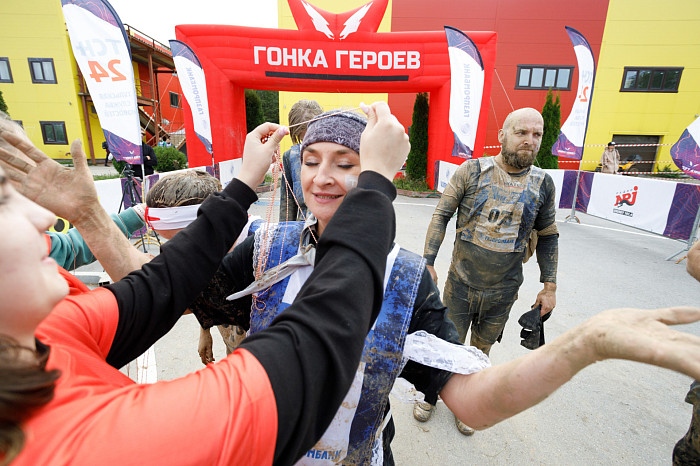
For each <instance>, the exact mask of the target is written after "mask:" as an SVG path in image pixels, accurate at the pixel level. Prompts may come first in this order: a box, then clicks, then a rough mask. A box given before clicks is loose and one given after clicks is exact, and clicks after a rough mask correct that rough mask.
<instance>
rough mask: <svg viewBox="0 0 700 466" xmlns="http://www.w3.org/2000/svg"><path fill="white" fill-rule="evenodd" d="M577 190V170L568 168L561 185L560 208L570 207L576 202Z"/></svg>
mask: <svg viewBox="0 0 700 466" xmlns="http://www.w3.org/2000/svg"><path fill="white" fill-rule="evenodd" d="M575 190H576V170H566V171H565V172H564V180H563V181H562V185H561V196H559V208H560V209H570V208H571V206H572V205H573V203H574V191H575Z"/></svg>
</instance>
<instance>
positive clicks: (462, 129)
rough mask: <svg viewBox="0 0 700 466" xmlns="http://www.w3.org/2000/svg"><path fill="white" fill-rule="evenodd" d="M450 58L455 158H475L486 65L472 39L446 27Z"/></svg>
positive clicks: (453, 151) (451, 114)
mask: <svg viewBox="0 0 700 466" xmlns="http://www.w3.org/2000/svg"><path fill="white" fill-rule="evenodd" d="M445 35H446V36H447V51H448V53H449V56H450V118H449V120H450V127H451V128H452V133H453V134H454V138H455V144H454V147H453V148H452V156H454V157H462V158H464V159H470V158H472V153H473V152H474V141H475V140H476V130H477V127H478V126H479V112H480V111H481V97H482V95H483V92H484V63H483V61H482V60H481V54H480V53H479V49H478V48H477V47H476V45H475V44H474V41H472V40H471V39H470V38H469V36H467V35H466V34H465V33H463V32H462V31H460V30H459V29H455V28H453V27H449V26H445Z"/></svg>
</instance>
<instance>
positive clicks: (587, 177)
mask: <svg viewBox="0 0 700 466" xmlns="http://www.w3.org/2000/svg"><path fill="white" fill-rule="evenodd" d="M593 175H594V173H593V172H581V177H580V178H579V179H578V194H577V195H576V210H578V211H579V212H588V203H589V202H590V201H591V187H592V186H593Z"/></svg>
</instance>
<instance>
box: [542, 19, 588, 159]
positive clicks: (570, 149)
mask: <svg viewBox="0 0 700 466" xmlns="http://www.w3.org/2000/svg"><path fill="white" fill-rule="evenodd" d="M566 32H567V34H569V38H570V39H571V43H572V44H573V45H574V52H575V53H576V59H577V60H578V89H577V91H576V100H575V101H574V106H573V108H572V109H571V113H570V114H569V118H567V119H566V121H565V122H564V124H563V125H562V127H561V133H560V134H559V138H558V139H557V142H555V143H554V146H552V155H556V156H558V157H566V158H569V159H577V160H581V158H582V157H583V142H584V140H585V139H586V129H587V128H588V113H589V112H590V109H591V97H592V96H593V81H594V77H595V62H594V60H593V50H591V46H590V45H589V44H588V41H587V40H586V38H585V37H583V35H582V34H581V33H580V32H578V31H577V30H576V29H574V28H570V27H569V26H566Z"/></svg>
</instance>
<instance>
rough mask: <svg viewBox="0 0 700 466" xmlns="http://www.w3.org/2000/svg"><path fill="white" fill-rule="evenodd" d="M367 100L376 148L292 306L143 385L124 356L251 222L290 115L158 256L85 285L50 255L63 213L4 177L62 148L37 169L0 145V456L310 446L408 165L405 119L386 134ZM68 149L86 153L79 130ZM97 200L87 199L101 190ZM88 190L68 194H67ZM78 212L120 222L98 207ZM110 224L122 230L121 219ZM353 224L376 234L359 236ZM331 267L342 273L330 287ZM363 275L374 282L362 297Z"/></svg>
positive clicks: (50, 460) (170, 455) (4, 129)
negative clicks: (227, 346) (230, 343)
mask: <svg viewBox="0 0 700 466" xmlns="http://www.w3.org/2000/svg"><path fill="white" fill-rule="evenodd" d="M375 109H376V110H377V111H376V113H375ZM369 112H370V115H371V116H370V118H371V119H372V120H373V122H375V123H376V124H375V131H374V132H373V134H374V136H372V134H370V133H372V131H370V132H368V134H367V141H368V143H369V144H371V145H372V146H374V147H376V148H377V149H376V150H375V151H374V154H373V155H372V152H373V151H371V150H368V154H369V155H368V167H367V170H365V171H364V172H363V173H362V175H361V176H360V179H359V181H358V189H356V190H355V192H354V193H353V194H352V196H349V197H348V199H347V200H346V204H345V208H341V209H340V212H339V215H340V217H341V218H340V219H339V221H338V222H335V223H333V224H330V225H329V226H328V232H327V235H326V237H325V238H326V240H325V241H324V242H323V244H321V245H319V252H318V255H317V270H318V271H319V273H318V274H316V277H312V279H311V280H310V282H309V284H308V286H307V287H306V289H305V291H303V292H302V293H301V294H300V296H299V298H298V299H297V302H296V303H295V304H294V305H293V306H292V307H291V308H290V311H291V312H290V313H288V317H287V316H285V317H284V318H282V319H278V320H277V322H276V323H275V324H274V325H272V326H271V327H270V329H269V330H267V331H265V332H260V334H259V335H257V336H256V337H254V338H249V339H247V340H246V341H245V343H244V344H243V345H242V346H241V347H240V348H239V349H237V350H236V351H235V352H234V353H233V354H231V355H230V356H228V357H226V358H225V359H224V360H223V361H221V362H219V363H218V364H215V365H211V366H208V367H207V368H205V369H202V370H201V371H199V372H197V373H195V374H191V375H189V376H187V377H183V378H180V379H176V380H172V381H167V382H159V383H156V384H151V385H137V384H135V383H134V382H133V381H131V380H130V379H128V378H127V377H126V376H125V375H123V374H122V373H121V372H119V371H118V370H117V368H118V367H121V366H122V365H124V364H125V363H127V362H129V361H130V360H132V359H133V358H134V357H136V356H137V355H138V354H140V353H141V352H143V351H144V350H145V349H146V348H148V347H149V346H150V345H151V344H153V343H154V342H155V341H156V340H157V339H158V338H160V337H161V336H162V335H163V334H165V333H166V332H167V331H168V330H169V329H170V328H171V327H172V325H173V324H174V323H175V322H176V320H177V319H178V318H179V317H180V315H182V313H183V311H184V310H185V308H186V306H187V304H188V303H189V302H190V301H191V300H192V299H193V298H194V297H195V296H196V295H197V294H198V293H199V291H200V290H201V289H202V288H203V287H204V285H205V284H206V282H207V281H208V280H209V278H210V277H211V276H212V275H213V274H214V272H215V271H216V268H217V266H218V263H219V262H220V260H221V258H222V257H223V255H224V254H225V253H226V252H227V251H228V250H229V248H230V247H231V245H232V244H233V242H234V240H235V239H236V238H237V236H238V235H239V234H240V231H241V230H242V228H243V226H244V225H245V223H246V222H247V215H246V212H245V211H246V209H247V208H248V206H249V205H250V204H252V202H254V201H255V200H256V199H257V196H256V195H255V193H254V191H253V188H254V187H256V186H257V185H258V184H259V182H260V181H262V178H263V176H264V173H265V171H266V170H267V168H268V167H269V164H270V162H271V156H272V154H273V152H274V151H275V150H276V147H277V145H278V144H279V141H280V139H281V138H282V137H283V136H284V134H286V131H285V129H284V128H280V127H278V125H274V124H269V123H268V124H264V125H261V126H260V127H258V128H257V129H256V130H254V131H253V132H252V133H251V134H249V135H248V137H247V139H246V145H245V150H244V157H243V166H242V168H241V172H240V174H239V176H238V178H237V179H235V180H233V181H232V182H231V183H230V184H229V185H228V186H227V187H226V189H224V190H223V191H222V192H221V193H219V194H216V195H214V196H211V197H210V198H209V199H208V200H207V201H206V202H205V203H204V204H203V205H202V206H201V208H200V209H199V215H198V217H197V219H196V220H195V221H194V222H193V223H192V224H191V225H190V226H189V227H187V228H186V229H185V230H183V231H182V232H180V233H179V234H178V235H177V236H176V237H175V238H173V239H172V240H171V241H169V242H168V244H166V245H165V246H164V247H163V250H162V253H161V254H160V255H159V256H158V257H157V258H155V259H154V260H153V261H151V262H149V263H148V264H145V265H144V266H143V268H141V269H140V270H137V271H135V272H132V273H130V274H128V275H127V276H125V277H124V278H123V279H121V280H119V281H117V282H115V283H114V284H112V285H108V286H107V287H105V288H100V289H97V290H93V291H87V290H85V289H84V288H81V287H80V285H76V287H77V288H76V289H75V290H74V291H75V292H74V293H73V294H71V295H70V296H68V297H66V294H67V292H68V284H67V281H66V279H65V278H64V277H63V276H62V275H61V274H60V273H57V267H56V263H55V262H54V261H53V260H51V259H50V258H48V252H47V247H46V241H45V238H44V236H43V232H44V231H45V230H46V229H47V228H48V227H49V226H50V225H51V224H52V223H53V221H54V220H55V217H54V215H53V214H52V213H51V212H49V211H48V210H45V209H44V208H42V207H40V206H39V205H37V204H35V203H34V202H32V201H31V200H29V199H27V198H25V197H23V196H22V195H21V194H19V193H18V192H17V191H16V190H15V189H14V188H13V187H12V186H11V183H10V182H9V179H10V178H11V179H14V180H21V179H23V178H22V176H21V175H20V174H21V173H23V172H24V171H25V170H26V171H28V172H30V173H31V172H34V173H36V174H37V175H38V178H42V173H43V174H44V175H46V173H47V172H48V171H51V170H52V168H51V166H50V163H55V162H53V161H48V162H46V161H43V160H41V161H40V162H39V163H38V165H37V166H36V167H31V166H30V165H29V164H27V163H26V162H24V161H23V160H21V159H18V158H16V157H13V156H12V154H10V153H9V152H8V151H6V150H4V149H0V159H2V160H4V161H5V162H6V165H5V167H6V168H7V171H6V170H3V169H0V223H2V225H3V226H4V227H5V228H7V235H6V237H5V240H4V241H3V242H2V244H1V245H0V258H2V259H1V260H0V329H1V330H0V374H1V376H0V419H2V421H3V422H2V424H0V425H1V427H0V445H1V447H0V448H1V450H0V461H3V462H10V461H13V464H65V463H72V464H97V463H99V464H117V463H118V464H133V463H137V462H138V463H142V464H270V463H273V462H274V463H280V464H288V463H291V462H293V461H294V460H296V459H297V458H299V457H300V456H301V455H302V454H303V453H304V452H306V450H308V448H309V447H310V446H311V445H313V443H314V442H315V440H316V439H317V438H319V437H320V436H321V434H322V433H323V432H324V431H325V429H326V427H327V426H328V424H329V423H330V421H331V419H332V418H333V414H334V413H335V411H336V410H337V408H338V406H339V405H340V403H341V401H342V398H343V396H344V394H345V392H346V391H347V389H348V387H349V386H350V383H351V381H352V378H353V375H354V372H355V369H356V366H357V364H358V362H359V359H360V356H361V352H362V345H363V339H364V337H365V335H366V334H367V332H368V331H369V329H370V327H371V325H372V322H373V320H374V319H375V318H376V315H377V313H378V311H379V309H380V306H381V303H382V295H383V279H384V269H385V264H384V263H385V258H386V255H387V254H388V253H389V251H390V248H391V244H392V241H393V236H394V232H395V220H394V215H393V210H392V206H391V200H392V199H393V197H395V195H396V190H395V188H394V187H393V185H392V184H391V182H390V181H389V178H391V177H393V175H394V174H395V173H396V171H397V170H398V169H399V168H400V167H401V165H402V163H403V160H404V159H405V157H406V154H407V153H408V140H407V138H406V137H405V134H404V133H403V129H402V128H401V130H400V131H393V134H394V137H391V136H389V137H388V139H391V140H393V143H392V146H387V145H386V144H385V142H386V140H387V129H389V130H391V127H392V121H389V123H388V125H387V124H386V123H385V122H386V120H387V117H388V116H390V114H389V113H388V108H386V107H385V106H375V107H373V108H372V109H371V110H369ZM9 124H10V123H8V122H1V123H0V138H2V139H5V140H6V141H7V142H9V143H10V144H13V145H15V147H20V148H21V150H22V151H24V153H25V154H28V155H29V156H30V157H31V156H32V155H36V153H35V152H33V150H35V148H33V146H31V143H29V142H28V141H27V140H26V138H25V139H22V138H21V137H18V136H17V135H16V134H15V133H14V132H13V131H12V130H8V125H9ZM271 131H275V133H274V135H273V136H272V137H271V138H270V139H269V141H268V142H266V143H264V144H263V143H261V138H262V137H263V136H265V135H267V134H268V133H270V132H271ZM72 152H73V153H74V154H75V155H78V159H80V157H83V159H84V154H82V149H81V148H80V145H79V143H74V144H73V147H72ZM44 162H45V163H44ZM49 162H50V163H49ZM83 163H84V160H83ZM76 165H80V162H77V163H76ZM25 174H26V172H25ZM56 174H57V175H58V176H61V175H65V176H71V175H70V174H67V173H65V172H60V171H59V172H56ZM30 178H31V176H29V177H25V178H24V181H23V182H31V181H32V180H30ZM36 179H37V178H35V179H34V181H36ZM44 179H45V178H44ZM20 189H21V188H20ZM47 190H48V191H50V190H51V188H50V185H47ZM93 190H94V188H93ZM41 196H43V194H40V197H41ZM88 198H89V204H92V203H93V202H94V200H95V197H94V196H92V197H88ZM85 199H87V198H80V196H78V198H73V199H72V201H71V202H73V203H74V204H73V206H72V208H75V207H76V206H78V205H80V203H81V202H84V201H85ZM43 201H46V202H48V203H51V200H50V199H49V200H46V199H43ZM63 201H66V199H63ZM54 202H56V203H57V204H60V202H58V200H56V201H54ZM84 207H86V209H91V207H90V208H88V207H87V206H84ZM368 211H371V212H368ZM85 215H86V218H88V217H90V218H91V220H90V221H91V222H103V224H104V225H105V226H110V224H111V226H110V227H111V228H113V229H117V228H116V226H113V225H114V224H113V223H112V221H111V219H109V217H108V216H107V215H106V213H104V212H102V215H101V216H100V214H98V213H96V212H92V211H91V212H86V213H85ZM100 217H105V218H100ZM78 223H80V222H78ZM346 223H349V224H352V225H355V226H354V227H352V228H348V227H347V226H346V225H345V224H346ZM336 225H337V226H336ZM341 225H342V226H341ZM370 227H371V229H372V233H370V234H369V236H367V233H366V230H368V229H370ZM117 231H118V229H117ZM114 237H115V238H119V237H121V238H123V236H121V232H118V233H115V236H114ZM360 237H365V238H370V239H371V240H372V242H373V244H374V247H373V248H371V249H370V250H366V249H364V248H359V247H358V243H359V239H358V238H360ZM123 239H124V241H126V239H125V238H123ZM127 243H128V242H127ZM90 246H91V249H93V252H95V254H96V256H97V257H99V258H100V259H102V258H103V257H104V258H106V259H107V260H106V261H105V262H106V263H111V265H110V266H109V267H111V269H112V273H111V275H112V274H114V275H112V276H115V275H118V274H119V267H121V266H123V268H124V269H127V268H128V267H127V266H126V264H128V263H129V262H130V261H129V260H125V259H124V258H119V257H116V258H114V257H112V258H111V259H110V258H109V256H110V254H111V255H112V256H119V255H121V254H123V252H124V251H123V250H122V249H121V248H120V247H119V246H118V245H114V244H113V245H112V249H113V250H114V251H111V252H110V251H97V250H95V247H93V246H95V245H90ZM128 247H131V246H130V245H129V246H128ZM132 249H133V248H132ZM139 254H140V253H139ZM120 264H121V265H120ZM339 264H342V267H340V269H342V270H339ZM129 266H130V265H129ZM338 281H341V282H343V283H344V284H345V286H343V287H340V288H336V287H333V286H331V285H332V284H333V283H336V282H338ZM357 289H366V290H368V291H367V292H366V293H363V294H362V296H357V293H356V292H355V291H354V290H357ZM343 295H345V296H343ZM328 299H333V300H339V301H342V302H344V303H345V304H344V305H342V306H338V307H336V308H334V309H332V310H329V309H328V308H327V306H324V304H323V303H324V302H326V301H327V300H328ZM348 316H352V318H350V319H349V318H348ZM311 375H313V383H311V380H309V377H310V376H311Z"/></svg>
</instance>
